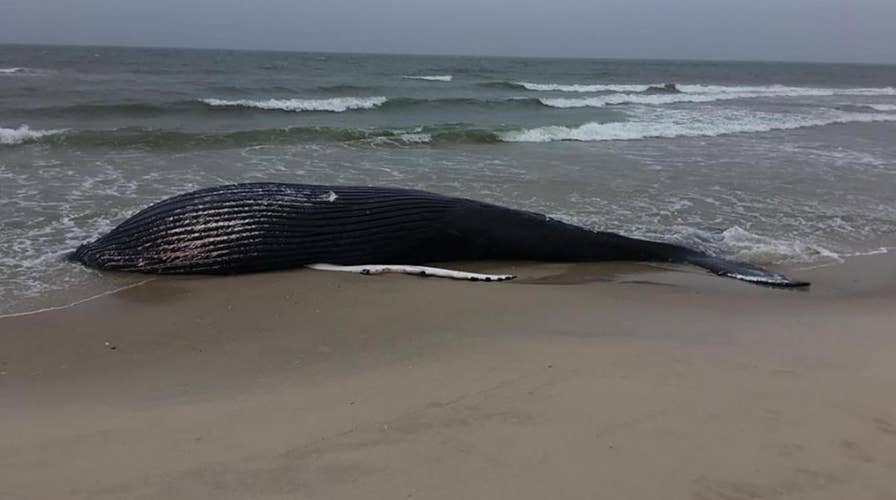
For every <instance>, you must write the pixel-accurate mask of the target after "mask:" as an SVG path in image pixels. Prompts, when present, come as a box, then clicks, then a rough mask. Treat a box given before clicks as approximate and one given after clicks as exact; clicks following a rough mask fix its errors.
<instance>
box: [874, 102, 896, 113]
mask: <svg viewBox="0 0 896 500" xmlns="http://www.w3.org/2000/svg"><path fill="white" fill-rule="evenodd" d="M868 107H869V108H871V109H876V110H878V111H896V104H868Z"/></svg>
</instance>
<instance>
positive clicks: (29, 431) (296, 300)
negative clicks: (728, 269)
mask: <svg viewBox="0 0 896 500" xmlns="http://www.w3.org/2000/svg"><path fill="white" fill-rule="evenodd" d="M894 262H896V261H894V259H892V258H887V257H886V256H885V257H878V258H866V259H856V260H854V261H851V262H849V263H847V264H845V265H843V266H838V267H837V268H830V269H824V270H816V271H805V272H797V273H795V274H797V276H798V277H801V278H809V279H812V280H814V281H815V282H816V284H815V286H814V287H813V290H811V291H785V290H773V289H767V288H761V287H756V286H750V285H746V284H742V283H738V282H735V281H733V280H725V279H720V278H715V277H712V276H709V275H706V274H703V273H700V272H695V271H693V270H689V269H688V270H664V269H658V268H655V267H649V266H642V265H634V264H594V265H511V264H500V265H485V264H479V265H478V266H472V267H469V266H468V268H473V269H488V270H490V271H495V272H498V271H504V270H513V271H516V272H519V273H520V274H522V275H523V279H521V280H520V281H518V282H515V283H510V284H476V283H464V282H451V281H447V280H437V279H421V278H414V277H408V276H377V277H365V276H356V275H345V274H342V273H325V272H314V271H296V272H286V273H274V274H265V275H253V276H243V277H234V278H201V279H169V278H165V279H156V280H154V281H151V282H149V283H147V284H145V285H142V286H139V287H135V288H131V289H128V290H125V291H122V292H120V293H117V294H114V295H109V296H105V297H102V298H99V299H96V300H92V301H89V302H85V303H82V304H79V305H77V306H74V307H71V308H68V309H64V310H57V311H50V312H45V313H40V314H34V315H28V316H21V317H13V318H5V319H0V498H2V499H4V500H7V499H9V500H13V499H40V500H52V499H60V498H84V499H116V500H117V499H172V500H173V499H190V500H199V499H215V500H219V499H222V500H223V499H287V498H289V499H292V498H302V499H304V498H312V499H313V498H332V499H350V498H361V499H379V498H383V499H399V498H402V499H404V498H422V499H451V500H458V499H479V498H483V499H486V498H487V499H504V498H506V499H530V498H531V499H566V498H575V499H592V498H606V499H613V500H621V499H696V500H709V499H723V500H738V499H765V498H775V499H784V498H786V499H791V498H806V499H838V500H840V499H850V500H854V499H889V498H896V363H894V356H896V321H894V320H896V286H894V285H896V265H894Z"/></svg>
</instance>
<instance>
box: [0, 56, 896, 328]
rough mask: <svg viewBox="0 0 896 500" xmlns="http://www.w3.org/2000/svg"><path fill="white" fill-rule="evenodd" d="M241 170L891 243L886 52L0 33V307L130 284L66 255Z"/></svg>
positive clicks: (692, 241)
mask: <svg viewBox="0 0 896 500" xmlns="http://www.w3.org/2000/svg"><path fill="white" fill-rule="evenodd" d="M669 83H671V84H674V85H675V87H674V88H669V87H664V85H665V84H669ZM246 181H284V182H306V183H331V184H375V185H389V186H401V187H411V188H422V189H427V190H432V191H436V192H440V193H445V194H449V195H458V196H465V197H471V198H477V199H482V200H486V201H490V202H495V203H500V204H505V205H509V206H512V207H516V208H522V209H530V210H536V211H541V212H545V213H547V214H550V215H552V216H555V217H557V218H560V219H562V220H567V221H570V222H573V223H577V224H582V225H586V226H589V227H593V228H596V229H601V230H611V231H617V232H621V233H623V234H626V235H631V236H638V237H647V238H653V239H659V240H664V241H671V242H677V243H683V244H687V245H690V246H694V247H698V248H701V249H703V250H706V251H709V252H711V253H714V254H719V255H724V256H728V257H733V258H737V259H743V260H747V261H750V262H754V263H757V264H765V265H775V264H779V265H786V266H790V267H812V266H828V265H837V264H839V263H841V262H843V260H844V259H846V258H848V257H849V256H853V255H865V254H871V253H878V252H885V251H887V249H888V248H893V247H896V66H886V65H846V64H790V63H756V62H695V61H634V60H631V61H629V60H583V59H527V58H499V57H448V56H416V55H415V56H398V55H366V54H364V55H362V54H322V53H291V52H255V51H230V50H188V49H137V48H109V47H49V46H0V314H9V313H16V312H21V311H25V310H29V309H34V308H40V307H51V306H55V305H60V304H64V303H68V302H71V301H73V300H77V299H79V298H84V297H88V296H90V295H93V294H97V293H102V292H103V291H107V290H111V289H114V288H116V287H120V286H123V285H126V284H128V283H131V282H135V281H138V280H140V279H142V277H140V276H133V275H122V274H115V273H99V272H96V271H92V270H88V269H85V268H83V267H81V266H79V265H76V264H72V263H70V262H68V261H66V260H65V259H64V256H65V254H66V253H68V252H70V251H71V250H73V249H74V248H75V247H76V246H77V245H78V244H79V243H82V242H84V241H87V240H90V239H92V238H94V237H96V236H98V235H99V234H101V233H103V232H105V231H107V230H109V229H111V228H112V227H114V226H115V225H116V224H117V223H119V222H121V221H123V220H124V219H125V218H126V217H128V216H129V215H130V214H132V213H134V212H135V211H137V210H139V209H140V208H142V207H144V206H146V205H148V204H150V203H152V202H154V201H158V200H160V199H162V198H164V197H167V196H170V195H174V194H177V193H181V192H184V191H188V190H192V189H196V188H199V187H204V186H211V185H216V184H221V183H230V182H246Z"/></svg>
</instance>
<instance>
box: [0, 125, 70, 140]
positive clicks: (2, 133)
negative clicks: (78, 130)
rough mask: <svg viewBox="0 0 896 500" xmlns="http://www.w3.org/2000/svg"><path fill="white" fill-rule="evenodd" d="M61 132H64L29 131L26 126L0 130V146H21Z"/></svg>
mask: <svg viewBox="0 0 896 500" xmlns="http://www.w3.org/2000/svg"><path fill="white" fill-rule="evenodd" d="M62 132H64V130H31V129H30V128H28V125H21V126H20V127H19V128H0V144H4V145H13V144H22V143H23V142H28V141H35V140H37V139H40V138H41V137H46V136H49V135H55V134H60V133H62Z"/></svg>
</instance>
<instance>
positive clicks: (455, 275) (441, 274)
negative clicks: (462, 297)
mask: <svg viewBox="0 0 896 500" xmlns="http://www.w3.org/2000/svg"><path fill="white" fill-rule="evenodd" d="M305 267H307V268H309V269H316V270H318V271H342V272H347V273H359V274H383V273H402V274H413V275H415V276H434V277H436V278H451V279H455V280H466V281H510V280H512V279H514V278H516V276H514V275H512V274H482V273H471V272H467V271H455V270H453V269H443V268H441V267H431V266H409V265H402V264H397V265H387V264H372V265H364V266H337V265H333V264H309V265H307V266H305Z"/></svg>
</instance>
